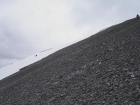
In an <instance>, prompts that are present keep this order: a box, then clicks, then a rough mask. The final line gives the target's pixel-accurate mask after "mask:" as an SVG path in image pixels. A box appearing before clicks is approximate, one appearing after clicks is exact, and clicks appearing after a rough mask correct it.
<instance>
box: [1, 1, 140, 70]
mask: <svg viewBox="0 0 140 105" xmlns="http://www.w3.org/2000/svg"><path fill="white" fill-rule="evenodd" d="M139 4H140V1H139V0H0V68H1V67H4V66H6V65H9V64H11V63H13V62H16V61H18V60H20V59H23V58H25V57H27V56H29V55H32V54H35V53H37V52H40V51H41V50H45V49H49V48H53V47H57V46H61V45H65V44H67V43H71V44H72V43H74V42H77V41H80V40H81V39H83V38H86V37H89V36H91V35H93V34H95V33H96V32H98V31H100V30H101V29H103V28H106V27H109V26H111V25H114V24H118V23H120V22H123V21H125V20H128V19H131V18H134V17H135V16H136V14H140V6H139Z"/></svg>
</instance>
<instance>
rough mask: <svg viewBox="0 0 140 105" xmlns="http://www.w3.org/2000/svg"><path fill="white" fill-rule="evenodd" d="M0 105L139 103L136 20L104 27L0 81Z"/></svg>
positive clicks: (139, 21)
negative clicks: (102, 29)
mask: <svg viewBox="0 0 140 105" xmlns="http://www.w3.org/2000/svg"><path fill="white" fill-rule="evenodd" d="M0 105H140V19H130V20H127V21H125V22H123V23H121V24H118V25H115V26H112V27H109V28H107V29H105V30H104V31H101V32H99V33H97V34H95V35H93V36H91V37H89V38H87V39H85V40H82V41H80V42H78V43H75V44H73V45H71V46H68V47H66V48H64V49H61V50H59V51H57V52H55V53H53V54H51V55H50V56H48V57H46V58H44V59H42V60H40V61H38V62H36V63H34V64H31V65H29V66H27V67H25V68H23V69H22V70H20V71H19V72H17V73H15V74H13V75H11V76H9V77H7V78H5V79H3V80H1V81H0Z"/></svg>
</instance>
